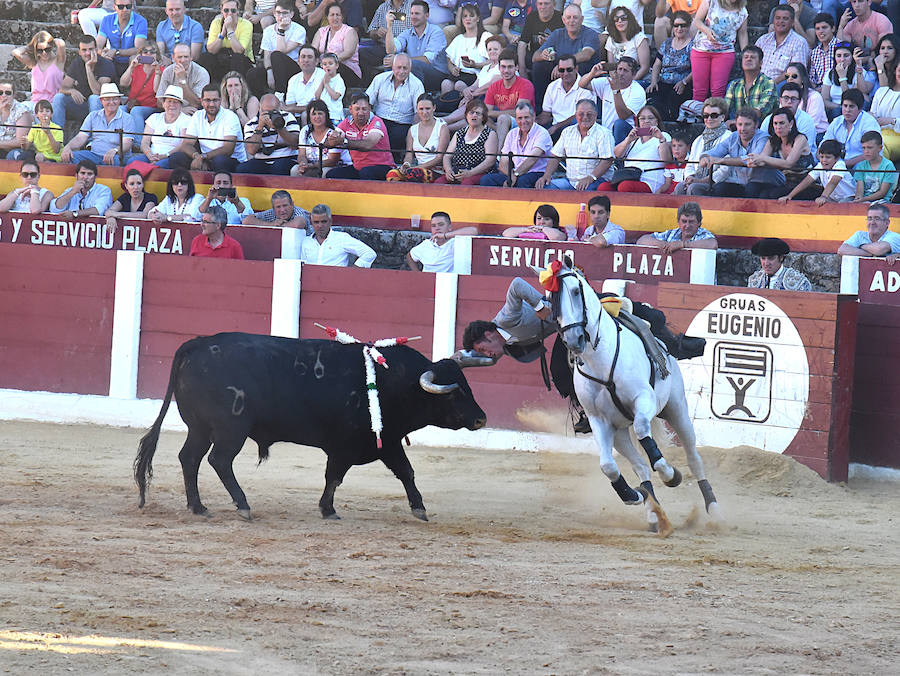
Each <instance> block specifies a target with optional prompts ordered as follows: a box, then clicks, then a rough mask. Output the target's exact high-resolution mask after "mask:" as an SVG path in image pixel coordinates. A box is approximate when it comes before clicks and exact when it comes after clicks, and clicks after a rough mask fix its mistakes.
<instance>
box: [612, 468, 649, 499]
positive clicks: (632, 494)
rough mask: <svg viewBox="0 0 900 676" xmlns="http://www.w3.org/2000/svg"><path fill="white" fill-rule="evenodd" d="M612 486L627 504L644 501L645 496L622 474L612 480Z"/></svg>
mask: <svg viewBox="0 0 900 676" xmlns="http://www.w3.org/2000/svg"><path fill="white" fill-rule="evenodd" d="M612 487H613V488H614V489H616V493H618V494H619V497H620V498H622V502H624V503H625V504H626V505H639V504H641V503H642V502H643V501H644V497H643V496H642V495H641V494H640V493H638V492H637V491H636V490H634V489H633V488H632V487H631V486H629V485H628V482H627V481H625V477H623V476H622V475H621V474H620V475H619V478H618V479H616V480H615V481H613V482H612Z"/></svg>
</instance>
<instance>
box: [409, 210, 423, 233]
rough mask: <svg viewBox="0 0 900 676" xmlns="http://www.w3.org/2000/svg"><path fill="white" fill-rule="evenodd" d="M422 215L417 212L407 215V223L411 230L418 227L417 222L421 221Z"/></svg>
mask: <svg viewBox="0 0 900 676" xmlns="http://www.w3.org/2000/svg"><path fill="white" fill-rule="evenodd" d="M421 220H422V217H421V216H420V215H419V214H413V215H412V216H410V217H409V225H410V227H411V228H412V229H413V230H418V229H419V223H420V222H421Z"/></svg>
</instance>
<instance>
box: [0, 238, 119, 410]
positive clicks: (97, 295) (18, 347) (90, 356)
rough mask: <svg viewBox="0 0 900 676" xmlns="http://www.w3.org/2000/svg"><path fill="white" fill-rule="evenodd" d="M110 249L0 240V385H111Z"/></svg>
mask: <svg viewBox="0 0 900 676" xmlns="http://www.w3.org/2000/svg"><path fill="white" fill-rule="evenodd" d="M115 267H116V256H115V254H114V253H109V252H105V251H72V250H68V251H66V250H64V249H48V248H46V247H38V246H29V245H24V246H17V245H12V244H0V316H2V317H3V321H2V322H0V387H5V388H14V389H20V390H38V391H41V390H46V391H49V392H79V393H82V394H104V395H105V394H108V393H109V368H110V367H109V364H110V350H111V348H112V321H113V300H114V294H115Z"/></svg>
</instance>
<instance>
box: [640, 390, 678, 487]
mask: <svg viewBox="0 0 900 676" xmlns="http://www.w3.org/2000/svg"><path fill="white" fill-rule="evenodd" d="M655 415H656V394H655V393H654V392H653V391H650V392H649V393H645V394H642V395H640V396H639V397H637V399H635V402H634V433H635V435H637V438H638V441H639V442H640V444H641V447H642V448H643V449H644V451H645V452H646V453H647V459H648V460H650V467H652V468H653V471H654V472H658V473H659V476H660V477H661V478H662V480H663V483H664V484H665V485H666V486H669V487H674V486H677V485H678V484H680V483H681V472H679V471H678V469H676V468H675V467H672V466H671V465H670V464H669V463H668V461H667V460H666V459H665V458H664V457H663V455H662V452H661V451H660V450H659V446H657V444H656V442H655V441H654V440H653V437H652V436H651V435H650V431H651V428H650V425H651V423H652V421H653V418H654V416H655Z"/></svg>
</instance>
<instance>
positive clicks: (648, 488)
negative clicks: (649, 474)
mask: <svg viewBox="0 0 900 676" xmlns="http://www.w3.org/2000/svg"><path fill="white" fill-rule="evenodd" d="M641 487H642V488H644V490H646V491H647V492H648V493H649V494H650V495H652V496H653V499H654V500H656V501H657V502H659V499H658V498H657V497H656V493H655V492H654V491H653V484H652V483H651V482H649V481H642V482H641Z"/></svg>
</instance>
